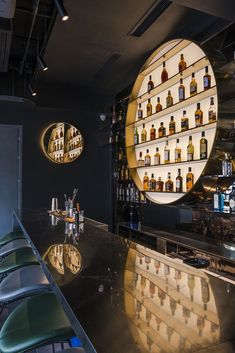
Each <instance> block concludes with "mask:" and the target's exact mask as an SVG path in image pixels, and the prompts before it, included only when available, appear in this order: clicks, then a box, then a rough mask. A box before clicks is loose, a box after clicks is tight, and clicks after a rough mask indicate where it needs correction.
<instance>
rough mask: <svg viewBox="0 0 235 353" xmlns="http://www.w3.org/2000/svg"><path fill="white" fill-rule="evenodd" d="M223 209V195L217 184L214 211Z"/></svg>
mask: <svg viewBox="0 0 235 353" xmlns="http://www.w3.org/2000/svg"><path fill="white" fill-rule="evenodd" d="M223 209H224V197H223V194H222V192H221V190H220V187H219V186H217V188H216V192H215V193H214V211H215V212H222V211H223Z"/></svg>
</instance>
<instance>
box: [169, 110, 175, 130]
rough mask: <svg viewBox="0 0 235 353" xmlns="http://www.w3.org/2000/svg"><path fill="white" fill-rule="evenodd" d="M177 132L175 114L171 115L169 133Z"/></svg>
mask: <svg viewBox="0 0 235 353" xmlns="http://www.w3.org/2000/svg"><path fill="white" fill-rule="evenodd" d="M173 134H175V121H174V117H173V115H172V116H171V120H170V122H169V135H173Z"/></svg>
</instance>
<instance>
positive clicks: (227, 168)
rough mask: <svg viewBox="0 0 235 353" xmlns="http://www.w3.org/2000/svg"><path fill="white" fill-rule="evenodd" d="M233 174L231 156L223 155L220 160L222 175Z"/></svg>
mask: <svg viewBox="0 0 235 353" xmlns="http://www.w3.org/2000/svg"><path fill="white" fill-rule="evenodd" d="M232 174H233V167H232V161H231V156H230V154H229V153H225V155H224V159H223V160H222V175H223V176H231V175H232Z"/></svg>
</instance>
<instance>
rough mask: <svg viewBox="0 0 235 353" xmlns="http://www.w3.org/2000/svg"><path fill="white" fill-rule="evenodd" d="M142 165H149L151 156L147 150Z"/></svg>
mask: <svg viewBox="0 0 235 353" xmlns="http://www.w3.org/2000/svg"><path fill="white" fill-rule="evenodd" d="M144 165H151V156H150V154H149V150H146V155H145V157H144Z"/></svg>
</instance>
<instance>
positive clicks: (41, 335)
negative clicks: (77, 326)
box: [0, 293, 74, 353]
mask: <svg viewBox="0 0 235 353" xmlns="http://www.w3.org/2000/svg"><path fill="white" fill-rule="evenodd" d="M72 336H74V331H73V329H72V327H71V326H70V323H69V320H68V318H67V316H66V315H65V313H64V311H63V309H62V307H61V305H60V304H59V302H58V301H57V298H56V296H55V294H53V293H43V294H39V295H36V296H34V297H32V298H30V299H26V300H25V301H23V302H22V303H21V304H19V305H18V306H17V307H16V308H15V309H14V310H13V311H12V312H11V313H10V315H9V316H8V318H7V319H6V321H5V322H4V324H3V326H2V328H1V331H0V352H1V353H20V352H26V351H27V350H31V349H35V348H37V347H40V346H43V345H46V344H49V343H53V342H61V341H65V340H67V339H69V338H71V337H72Z"/></svg>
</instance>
